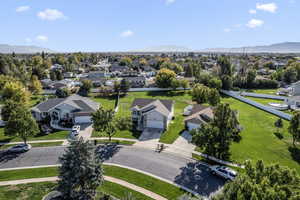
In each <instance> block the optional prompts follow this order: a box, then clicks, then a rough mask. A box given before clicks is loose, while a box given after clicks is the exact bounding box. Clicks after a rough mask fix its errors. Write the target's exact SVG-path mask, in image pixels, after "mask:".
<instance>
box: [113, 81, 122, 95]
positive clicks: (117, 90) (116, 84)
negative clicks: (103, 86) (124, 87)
mask: <svg viewBox="0 0 300 200" xmlns="http://www.w3.org/2000/svg"><path fill="white" fill-rule="evenodd" d="M114 92H115V93H117V94H119V93H120V92H121V83H120V82H119V81H115V82H114Z"/></svg>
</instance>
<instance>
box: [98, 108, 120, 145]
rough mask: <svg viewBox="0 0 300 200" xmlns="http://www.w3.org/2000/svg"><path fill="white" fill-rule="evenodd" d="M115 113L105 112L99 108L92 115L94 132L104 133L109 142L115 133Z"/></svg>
mask: <svg viewBox="0 0 300 200" xmlns="http://www.w3.org/2000/svg"><path fill="white" fill-rule="evenodd" d="M114 117H115V113H114V111H113V110H105V109H104V108H102V107H100V108H99V109H98V110H97V111H96V112H95V113H93V114H92V121H93V128H94V129H95V131H97V132H100V133H105V134H107V135H108V137H109V141H111V137H112V136H113V135H114V134H115V133H116V128H115V127H116V125H115V120H114Z"/></svg>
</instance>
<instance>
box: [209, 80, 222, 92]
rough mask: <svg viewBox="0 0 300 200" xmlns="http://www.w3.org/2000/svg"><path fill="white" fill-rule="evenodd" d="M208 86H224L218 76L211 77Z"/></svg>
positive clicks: (218, 88) (219, 87) (218, 87)
mask: <svg viewBox="0 0 300 200" xmlns="http://www.w3.org/2000/svg"><path fill="white" fill-rule="evenodd" d="M208 87H210V88H215V89H217V90H220V89H221V88H222V81H221V80H220V79H218V78H216V77H214V78H211V79H209V81H208Z"/></svg>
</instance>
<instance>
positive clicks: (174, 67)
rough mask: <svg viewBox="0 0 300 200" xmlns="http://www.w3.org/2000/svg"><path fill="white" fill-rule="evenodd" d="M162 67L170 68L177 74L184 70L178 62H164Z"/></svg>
mask: <svg viewBox="0 0 300 200" xmlns="http://www.w3.org/2000/svg"><path fill="white" fill-rule="evenodd" d="M160 69H169V70H172V71H174V72H175V73H176V74H179V73H181V72H183V68H182V66H181V65H179V64H178V63H171V62H164V63H162V64H161V66H160Z"/></svg>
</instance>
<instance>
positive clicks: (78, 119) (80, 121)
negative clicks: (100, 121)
mask: <svg viewBox="0 0 300 200" xmlns="http://www.w3.org/2000/svg"><path fill="white" fill-rule="evenodd" d="M91 122H92V119H91V116H81V117H75V124H84V123H91Z"/></svg>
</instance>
